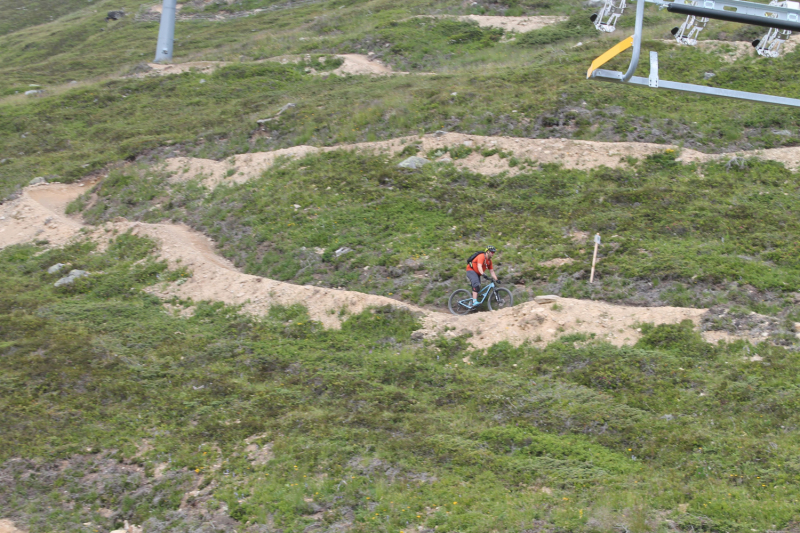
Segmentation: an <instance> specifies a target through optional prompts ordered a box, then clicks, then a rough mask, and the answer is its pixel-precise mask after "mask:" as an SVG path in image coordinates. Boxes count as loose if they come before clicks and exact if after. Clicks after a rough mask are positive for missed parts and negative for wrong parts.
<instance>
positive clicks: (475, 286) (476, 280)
mask: <svg viewBox="0 0 800 533" xmlns="http://www.w3.org/2000/svg"><path fill="white" fill-rule="evenodd" d="M467 279H468V280H469V284H470V286H471V287H472V305H478V291H479V290H481V278H480V276H478V273H477V272H473V271H472V270H467Z"/></svg>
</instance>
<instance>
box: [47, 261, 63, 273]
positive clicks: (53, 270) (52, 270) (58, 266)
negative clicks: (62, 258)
mask: <svg viewBox="0 0 800 533" xmlns="http://www.w3.org/2000/svg"><path fill="white" fill-rule="evenodd" d="M65 266H67V265H65V264H64V263H56V264H55V265H53V266H51V267H50V268H48V269H47V273H48V274H55V273H56V272H59V271H60V270H61V269H62V268H64V267H65Z"/></svg>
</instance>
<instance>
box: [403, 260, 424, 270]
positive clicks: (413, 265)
mask: <svg viewBox="0 0 800 533" xmlns="http://www.w3.org/2000/svg"><path fill="white" fill-rule="evenodd" d="M403 266H404V267H406V268H410V269H411V270H422V269H423V268H424V265H423V264H422V261H416V260H414V259H406V260H405V261H403Z"/></svg>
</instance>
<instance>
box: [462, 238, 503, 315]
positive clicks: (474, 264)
mask: <svg viewBox="0 0 800 533" xmlns="http://www.w3.org/2000/svg"><path fill="white" fill-rule="evenodd" d="M496 253H497V248H495V247H494V246H487V247H486V250H484V251H483V252H481V253H479V254H478V255H476V256H475V257H474V258H473V259H472V261H470V262H469V263H467V279H468V280H469V284H470V285H472V305H473V307H474V306H476V305H478V291H480V290H481V276H486V272H487V271H488V272H489V273H490V274H491V275H492V279H494V282H495V283H500V280H498V279H497V275H496V274H495V273H494V265H493V264H492V257H493V256H494V254H496Z"/></svg>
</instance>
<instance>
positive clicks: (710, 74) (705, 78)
mask: <svg viewBox="0 0 800 533" xmlns="http://www.w3.org/2000/svg"><path fill="white" fill-rule="evenodd" d="M714 76H716V74H714V73H713V72H706V73H705V74H703V79H704V80H710V79H711V78H713V77H714Z"/></svg>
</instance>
